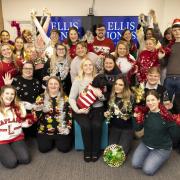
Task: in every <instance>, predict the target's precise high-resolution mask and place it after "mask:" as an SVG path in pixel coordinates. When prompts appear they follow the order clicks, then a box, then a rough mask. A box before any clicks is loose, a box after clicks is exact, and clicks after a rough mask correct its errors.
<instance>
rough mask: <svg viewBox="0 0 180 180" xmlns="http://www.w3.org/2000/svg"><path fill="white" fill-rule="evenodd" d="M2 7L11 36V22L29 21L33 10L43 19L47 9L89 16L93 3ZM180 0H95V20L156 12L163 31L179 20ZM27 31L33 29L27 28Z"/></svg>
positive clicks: (55, 1)
mask: <svg viewBox="0 0 180 180" xmlns="http://www.w3.org/2000/svg"><path fill="white" fill-rule="evenodd" d="M1 1H2V7H3V17H4V27H5V29H7V30H9V31H10V32H11V34H15V30H14V29H12V28H11V27H10V23H9V22H10V21H11V20H19V21H24V23H25V24H26V22H28V21H30V10H31V9H36V10H37V12H38V15H42V9H43V8H44V7H47V8H48V9H49V10H50V11H51V12H52V15H53V16H86V15H87V14H88V12H89V8H90V7H91V6H92V2H93V0H66V1H65V0H30V1H26V0H1ZM179 7H180V0H143V1H142V0H110V1H105V0H95V6H94V14H95V15H96V16H103V15H106V16H126V15H133V16H134V15H139V14H140V13H141V12H143V13H145V14H147V13H148V11H149V9H154V10H155V11H156V14H157V18H158V21H159V25H160V28H161V30H162V31H164V29H165V28H166V27H167V26H169V25H171V23H172V20H173V19H174V18H175V17H176V18H180V14H179ZM25 26H26V27H27V26H29V27H30V25H28V24H26V25H25ZM22 28H23V27H22Z"/></svg>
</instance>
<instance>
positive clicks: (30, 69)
mask: <svg viewBox="0 0 180 180" xmlns="http://www.w3.org/2000/svg"><path fill="white" fill-rule="evenodd" d="M23 69H24V70H26V71H27V70H29V71H32V70H33V68H23Z"/></svg>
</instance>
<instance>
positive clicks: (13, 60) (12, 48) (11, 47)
mask: <svg viewBox="0 0 180 180" xmlns="http://www.w3.org/2000/svg"><path fill="white" fill-rule="evenodd" d="M3 46H9V48H10V49H11V51H12V56H11V59H12V62H13V64H14V66H15V68H16V70H17V71H19V66H18V65H17V62H16V56H15V54H14V53H13V50H14V47H13V46H12V45H11V44H9V43H3V44H1V46H0V52H1V51H2V47H3ZM1 56H2V54H1ZM3 59H4V57H3V56H2V60H3Z"/></svg>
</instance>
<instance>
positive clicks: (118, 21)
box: [48, 16, 138, 44]
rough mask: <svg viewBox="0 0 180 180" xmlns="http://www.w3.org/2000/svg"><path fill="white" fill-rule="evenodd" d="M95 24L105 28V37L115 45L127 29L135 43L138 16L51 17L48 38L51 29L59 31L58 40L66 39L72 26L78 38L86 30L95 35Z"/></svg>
mask: <svg viewBox="0 0 180 180" xmlns="http://www.w3.org/2000/svg"><path fill="white" fill-rule="evenodd" d="M97 24H104V25H105V26H106V36H107V37H108V38H111V39H112V40H113V42H114V43H115V44H117V42H118V41H119V40H120V39H121V33H122V31H123V30H124V29H129V30H130V31H131V32H132V38H133V40H134V41H135V42H136V38H137V37H136V28H137V25H138V16H62V17H58V16H53V17H51V22H50V25H49V29H48V36H49V34H50V31H51V29H53V28H55V29H58V30H60V32H61V36H60V40H61V41H63V40H64V39H66V38H67V34H68V30H69V28H70V27H72V26H74V27H76V28H77V29H78V32H79V34H80V37H82V36H83V35H84V34H85V32H86V31H87V30H90V31H92V32H93V34H94V35H95V28H96V25H97Z"/></svg>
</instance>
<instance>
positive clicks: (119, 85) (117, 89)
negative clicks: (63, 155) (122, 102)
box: [114, 79, 124, 95]
mask: <svg viewBox="0 0 180 180" xmlns="http://www.w3.org/2000/svg"><path fill="white" fill-rule="evenodd" d="M123 90H124V82H123V80H122V79H118V80H116V82H115V85H114V91H115V93H116V94H117V95H121V94H122V92H123Z"/></svg>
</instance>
